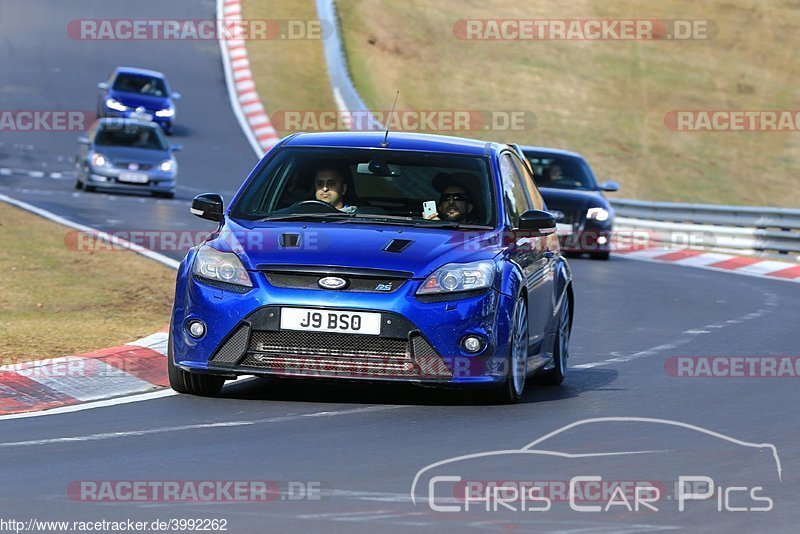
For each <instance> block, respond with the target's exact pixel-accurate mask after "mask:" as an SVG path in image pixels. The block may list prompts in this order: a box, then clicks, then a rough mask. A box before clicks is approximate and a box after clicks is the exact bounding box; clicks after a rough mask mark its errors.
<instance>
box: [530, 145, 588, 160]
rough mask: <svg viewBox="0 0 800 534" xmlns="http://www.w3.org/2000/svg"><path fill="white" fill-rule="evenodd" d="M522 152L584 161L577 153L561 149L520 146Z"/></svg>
mask: <svg viewBox="0 0 800 534" xmlns="http://www.w3.org/2000/svg"><path fill="white" fill-rule="evenodd" d="M520 148H521V149H522V152H541V153H544V154H552V155H554V156H567V157H570V158H580V159H586V158H584V157H583V156H582V155H580V154H578V153H577V152H572V151H570V150H563V149H561V148H548V147H543V146H529V145H528V146H521V147H520Z"/></svg>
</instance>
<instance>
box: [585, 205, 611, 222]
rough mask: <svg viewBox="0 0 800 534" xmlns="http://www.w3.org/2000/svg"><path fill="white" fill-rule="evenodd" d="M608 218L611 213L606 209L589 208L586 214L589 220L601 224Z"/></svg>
mask: <svg viewBox="0 0 800 534" xmlns="http://www.w3.org/2000/svg"><path fill="white" fill-rule="evenodd" d="M608 217H609V213H608V210H607V209H605V208H589V210H588V211H587V212H586V218H587V219H594V220H596V221H599V222H603V221H607V220H608Z"/></svg>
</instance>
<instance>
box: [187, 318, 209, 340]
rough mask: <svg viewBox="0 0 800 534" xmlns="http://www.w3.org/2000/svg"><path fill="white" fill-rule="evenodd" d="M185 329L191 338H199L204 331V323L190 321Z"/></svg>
mask: <svg viewBox="0 0 800 534" xmlns="http://www.w3.org/2000/svg"><path fill="white" fill-rule="evenodd" d="M186 330H187V331H188V332H189V335H190V336H192V337H193V338H200V337H203V335H205V333H206V325H204V324H203V321H192V322H191V323H189V327H188V328H187V329H186Z"/></svg>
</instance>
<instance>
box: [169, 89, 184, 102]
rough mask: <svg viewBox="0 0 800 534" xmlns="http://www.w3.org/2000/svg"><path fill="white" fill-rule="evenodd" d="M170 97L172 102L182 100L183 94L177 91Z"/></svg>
mask: <svg viewBox="0 0 800 534" xmlns="http://www.w3.org/2000/svg"><path fill="white" fill-rule="evenodd" d="M170 97H171V98H172V100H180V99H181V94H180V93H178V92H177V91H176V92H174V93H172V94H171V95H170Z"/></svg>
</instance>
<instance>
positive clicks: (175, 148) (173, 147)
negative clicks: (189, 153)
mask: <svg viewBox="0 0 800 534" xmlns="http://www.w3.org/2000/svg"><path fill="white" fill-rule="evenodd" d="M169 149H170V150H172V151H173V152H178V151H180V150H183V145H180V144H176V145H170V146H169Z"/></svg>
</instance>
